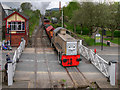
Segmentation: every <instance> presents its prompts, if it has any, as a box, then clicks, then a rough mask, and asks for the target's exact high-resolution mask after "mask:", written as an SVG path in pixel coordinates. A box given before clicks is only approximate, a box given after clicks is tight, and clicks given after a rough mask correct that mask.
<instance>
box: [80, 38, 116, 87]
mask: <svg viewBox="0 0 120 90" xmlns="http://www.w3.org/2000/svg"><path fill="white" fill-rule="evenodd" d="M78 48H79V53H80V54H81V55H82V56H83V57H85V58H86V59H87V60H89V61H90V62H91V63H92V64H93V65H94V66H95V67H96V68H97V69H98V70H99V71H100V72H101V73H102V74H103V75H104V76H105V77H107V78H108V79H109V80H110V84H111V85H112V86H114V85H115V81H116V80H115V79H116V78H115V77H116V72H115V65H116V62H112V61H111V62H107V61H106V60H104V59H103V58H101V57H100V56H99V55H97V54H95V52H93V51H92V50H91V49H88V48H87V47H85V46H83V45H82V40H80V43H79V46H78Z"/></svg>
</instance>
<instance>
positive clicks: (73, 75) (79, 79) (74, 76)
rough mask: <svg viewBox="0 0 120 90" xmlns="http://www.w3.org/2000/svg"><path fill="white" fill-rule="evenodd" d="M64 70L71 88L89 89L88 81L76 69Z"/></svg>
mask: <svg viewBox="0 0 120 90" xmlns="http://www.w3.org/2000/svg"><path fill="white" fill-rule="evenodd" d="M65 70H66V72H67V74H68V76H69V77H70V79H71V81H72V83H73V88H87V87H89V81H88V80H87V78H86V77H85V76H84V75H83V74H82V72H81V71H80V70H79V68H78V67H68V68H67V67H66V68H65Z"/></svg>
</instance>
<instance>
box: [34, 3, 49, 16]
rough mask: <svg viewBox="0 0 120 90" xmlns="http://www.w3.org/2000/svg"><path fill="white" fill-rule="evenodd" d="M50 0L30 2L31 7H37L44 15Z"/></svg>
mask: <svg viewBox="0 0 120 90" xmlns="http://www.w3.org/2000/svg"><path fill="white" fill-rule="evenodd" d="M49 4H50V2H40V1H38V2H32V5H33V8H32V9H34V10H35V9H39V10H40V13H41V14H42V15H45V11H46V8H47V7H48V6H49Z"/></svg>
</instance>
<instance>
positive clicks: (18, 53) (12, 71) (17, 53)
mask: <svg viewBox="0 0 120 90" xmlns="http://www.w3.org/2000/svg"><path fill="white" fill-rule="evenodd" d="M25 42H26V41H25V40H23V41H22V42H21V43H20V46H19V47H18V48H17V50H15V53H14V56H13V60H12V62H9V63H8V71H7V72H8V86H10V85H12V84H13V78H14V75H15V69H16V63H17V60H19V59H20V56H21V54H22V51H23V50H24V48H25Z"/></svg>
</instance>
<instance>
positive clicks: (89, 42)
mask: <svg viewBox="0 0 120 90" xmlns="http://www.w3.org/2000/svg"><path fill="white" fill-rule="evenodd" d="M78 36H79V37H80V38H82V39H84V40H85V42H86V43H87V45H88V46H101V45H102V43H95V40H94V39H93V38H91V37H89V36H87V35H79V34H78ZM103 46H107V45H106V44H105V43H103Z"/></svg>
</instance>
